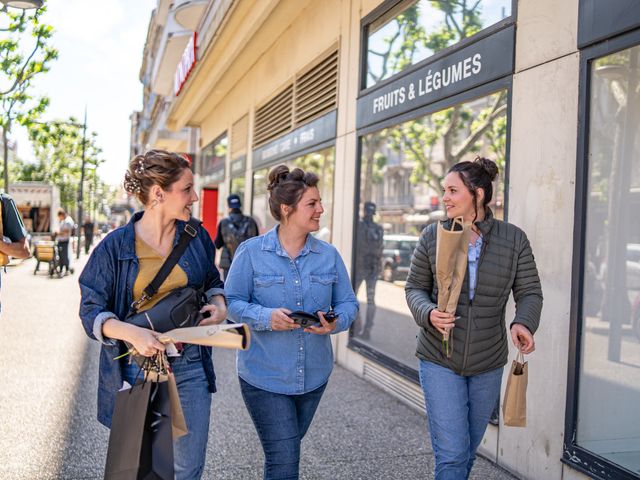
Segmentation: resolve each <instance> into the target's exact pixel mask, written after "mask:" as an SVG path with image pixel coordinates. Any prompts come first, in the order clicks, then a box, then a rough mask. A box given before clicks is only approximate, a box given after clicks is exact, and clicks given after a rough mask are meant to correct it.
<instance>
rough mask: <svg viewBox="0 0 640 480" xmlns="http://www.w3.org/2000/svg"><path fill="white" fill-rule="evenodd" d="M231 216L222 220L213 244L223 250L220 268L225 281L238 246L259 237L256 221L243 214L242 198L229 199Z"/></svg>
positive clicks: (231, 197)
mask: <svg viewBox="0 0 640 480" xmlns="http://www.w3.org/2000/svg"><path fill="white" fill-rule="evenodd" d="M227 206H228V207H229V216H228V217H226V218H223V219H222V220H220V223H218V229H217V232H216V238H215V240H214V241H213V244H214V245H215V246H216V248H221V249H222V252H221V254H220V268H221V269H222V276H223V280H226V279H227V275H229V268H231V262H232V261H233V256H234V254H235V253H236V250H237V249H238V246H239V245H240V244H241V243H242V242H244V241H245V240H248V239H249V238H253V237H256V236H258V225H257V224H256V221H255V220H254V219H253V218H251V217H250V216H248V215H243V214H242V209H241V208H242V203H241V202H240V197H239V196H238V195H236V194H235V193H232V194H231V195H229V196H228V197H227Z"/></svg>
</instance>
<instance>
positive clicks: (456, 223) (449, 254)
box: [436, 217, 471, 313]
mask: <svg viewBox="0 0 640 480" xmlns="http://www.w3.org/2000/svg"><path fill="white" fill-rule="evenodd" d="M470 238H471V224H470V223H465V222H463V220H462V217H456V218H454V219H453V220H452V222H451V230H447V229H446V228H444V227H443V226H442V223H438V232H437V241H436V281H437V282H438V310H440V311H441V312H447V313H455V311H456V307H457V305H458V297H459V296H460V290H461V289H462V283H463V282H464V276H465V274H466V272H467V259H468V252H469V239H470Z"/></svg>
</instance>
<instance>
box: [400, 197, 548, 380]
mask: <svg viewBox="0 0 640 480" xmlns="http://www.w3.org/2000/svg"><path fill="white" fill-rule="evenodd" d="M444 226H445V228H448V227H450V221H447V222H446V223H445V224H444ZM476 226H477V227H478V228H479V230H480V231H481V232H482V237H483V242H482V251H481V253H480V258H479V260H478V272H477V281H476V289H475V294H474V298H473V300H471V301H470V300H469V270H468V268H467V274H466V275H465V279H464V284H463V287H462V291H461V292H460V297H459V299H458V306H457V308H456V315H457V316H460V319H458V320H456V323H455V328H453V330H452V337H453V339H452V341H451V345H452V354H451V358H447V357H446V356H445V355H444V352H443V348H442V335H441V334H440V332H438V331H437V330H436V329H435V328H434V327H433V325H431V322H430V321H429V314H430V313H431V310H433V309H434V308H436V307H437V302H438V284H437V282H436V277H435V263H436V232H437V223H433V224H431V225H429V226H428V227H427V228H425V229H424V230H423V232H422V234H421V236H420V241H419V242H418V246H417V247H416V249H415V251H414V253H413V257H412V259H411V268H410V271H409V276H408V278H407V284H406V286H405V293H406V297H407V303H408V305H409V309H410V310H411V313H412V314H413V318H414V319H415V321H416V323H417V324H418V326H420V327H421V328H420V333H419V334H418V348H417V351H416V356H417V357H418V358H420V359H423V360H427V361H430V362H433V363H437V364H439V365H442V366H444V367H447V368H449V369H451V370H453V371H454V372H456V373H457V374H459V375H464V376H470V375H477V374H480V373H483V372H487V371H489V370H493V369H495V368H498V367H502V366H504V365H505V364H506V363H507V342H508V341H509V339H510V334H509V332H507V330H506V326H505V308H506V305H507V300H508V299H509V294H510V292H511V291H513V298H514V300H515V302H516V316H515V319H514V320H513V322H512V323H520V324H522V325H524V326H526V327H527V328H528V329H529V330H530V331H531V333H535V332H536V330H537V328H538V324H539V322H540V313H541V311H542V288H541V286H540V278H539V277H538V269H537V268H536V263H535V260H534V258H533V252H532V251H531V246H530V245H529V240H527V236H526V235H525V233H524V232H523V231H522V230H521V229H519V228H518V227H516V226H515V225H512V224H509V223H505V222H502V221H500V220H496V219H495V218H493V214H492V213H491V211H490V210H488V209H487V213H486V217H485V219H484V220H483V221H481V222H476Z"/></svg>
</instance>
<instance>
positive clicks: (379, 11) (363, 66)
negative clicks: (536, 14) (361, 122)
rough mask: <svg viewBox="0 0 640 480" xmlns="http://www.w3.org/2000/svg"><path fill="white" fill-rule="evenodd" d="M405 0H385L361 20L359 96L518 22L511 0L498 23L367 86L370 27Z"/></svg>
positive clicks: (515, 7) (516, 10)
mask: <svg viewBox="0 0 640 480" xmlns="http://www.w3.org/2000/svg"><path fill="white" fill-rule="evenodd" d="M404 1H405V0H384V1H383V2H382V3H381V4H380V5H379V6H377V7H376V8H375V9H373V10H372V11H371V12H370V13H369V14H367V15H366V16H365V17H363V18H362V19H361V20H360V65H359V72H358V98H360V97H361V96H364V95H366V94H368V93H369V92H372V91H374V90H376V89H378V88H380V87H382V86H384V85H387V84H389V83H391V82H393V81H395V80H396V79H397V78H399V77H401V76H403V75H408V74H410V73H411V72H414V71H416V70H419V69H420V68H422V67H424V66H425V65H427V64H429V63H432V62H434V61H436V60H438V59H440V58H442V57H446V56H447V55H449V54H451V53H453V52H455V51H458V50H460V49H462V48H464V47H466V46H467V45H471V44H472V43H475V42H477V41H479V40H481V39H483V38H486V37H489V36H491V35H493V34H494V33H496V32H498V31H500V30H502V29H504V28H507V27H509V26H511V25H514V24H515V23H516V19H517V18H518V1H517V0H511V15H509V16H508V17H505V18H503V19H502V20H500V21H499V22H497V23H494V24H493V25H490V26H488V27H486V28H483V29H482V30H480V31H479V32H478V33H476V34H474V35H472V36H471V37H467V38H465V39H463V40H461V41H459V42H458V43H454V44H453V45H449V46H448V47H446V48H443V49H442V50H440V51H438V52H436V53H434V54H433V55H431V56H429V57H427V58H424V59H422V60H420V61H419V62H417V63H414V64H413V65H411V66H410V67H407V68H405V69H404V70H402V71H401V72H398V73H395V74H393V75H391V76H390V77H389V78H386V79H384V80H380V81H379V82H378V83H376V84H375V85H371V86H370V87H367V60H368V56H367V52H368V48H369V27H370V26H371V24H372V23H374V22H375V21H376V20H378V19H379V18H381V17H382V16H384V15H386V14H387V13H388V12H389V11H390V10H392V9H393V8H394V7H396V6H397V5H398V4H400V3H402V2H404Z"/></svg>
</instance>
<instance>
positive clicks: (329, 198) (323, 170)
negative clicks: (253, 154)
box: [251, 147, 335, 242]
mask: <svg viewBox="0 0 640 480" xmlns="http://www.w3.org/2000/svg"><path fill="white" fill-rule="evenodd" d="M280 164H285V165H287V166H288V167H289V169H293V168H296V167H298V168H301V169H302V170H304V171H305V172H307V171H309V172H313V173H315V174H316V175H318V177H319V178H320V181H319V183H318V188H319V190H320V197H321V198H322V205H323V207H324V214H323V215H322V217H321V218H320V230H318V231H317V232H315V233H314V234H313V235H314V236H315V237H316V238H319V239H320V240H324V241H325V242H331V218H332V216H333V170H334V166H335V148H334V147H330V148H326V149H324V150H320V151H317V152H313V153H309V154H307V155H303V156H301V157H298V158H295V159H293V160H288V161H286V162H278V163H276V164H274V165H272V166H271V167H268V168H262V169H259V170H256V171H254V172H253V199H252V206H251V207H252V208H251V211H252V213H253V218H255V219H256V222H257V223H258V228H259V229H260V233H264V232H266V231H267V230H269V229H271V228H272V227H273V226H274V225H275V224H276V221H275V220H274V219H273V217H272V216H271V213H270V211H269V195H268V192H267V185H268V183H269V171H270V170H271V169H272V168H273V167H274V166H276V165H280Z"/></svg>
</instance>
